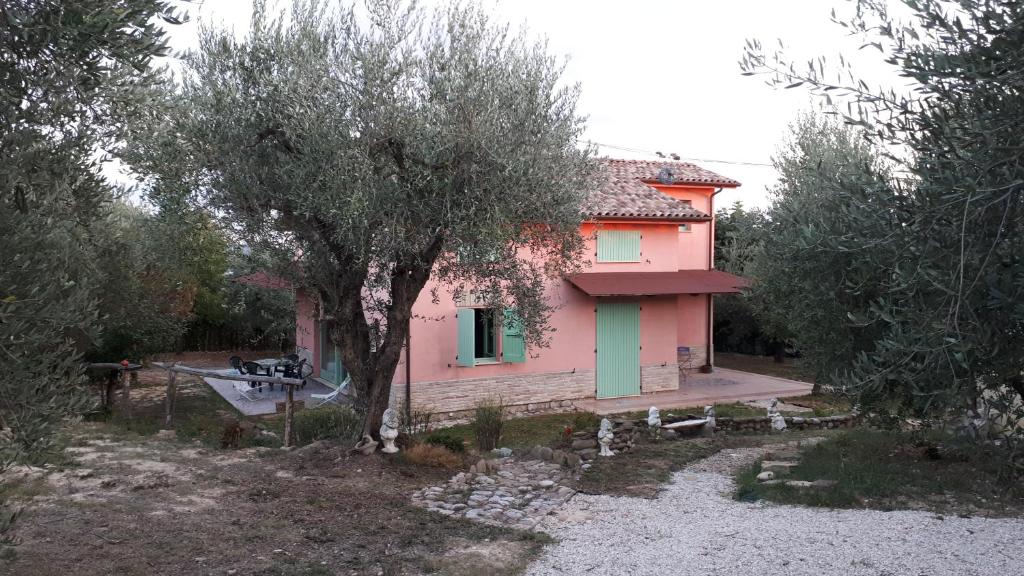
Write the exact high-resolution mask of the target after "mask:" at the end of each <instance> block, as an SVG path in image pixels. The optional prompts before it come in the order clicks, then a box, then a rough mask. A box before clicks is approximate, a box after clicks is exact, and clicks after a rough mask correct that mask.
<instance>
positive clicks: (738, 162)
mask: <svg viewBox="0 0 1024 576" xmlns="http://www.w3.org/2000/svg"><path fill="white" fill-rule="evenodd" d="M587 142H589V143H590V144H592V145H594V146H600V147H604V148H611V149H613V150H621V151H623V152H633V153H635V154H645V155H647V156H655V157H657V158H659V159H662V160H675V158H671V157H668V158H666V157H665V156H670V155H665V154H663V155H661V156H659V155H658V153H657V152H652V151H651V150H641V149H639V148H629V147H627V146H615V145H613V144H602V143H601V142H594V141H593V140H588V141H587ZM677 156H678V155H677ZM678 158H679V160H687V161H689V162H706V163H709V164H733V165H736V166H763V167H767V168H774V166H773V165H771V164H769V163H767V162H745V161H743V160H715V159H712V158H687V157H684V156H678Z"/></svg>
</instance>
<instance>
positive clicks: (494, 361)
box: [473, 358, 501, 366]
mask: <svg viewBox="0 0 1024 576" xmlns="http://www.w3.org/2000/svg"><path fill="white" fill-rule="evenodd" d="M488 364H501V362H498V359H497V358H476V359H474V360H473V365H474V366H487V365H488Z"/></svg>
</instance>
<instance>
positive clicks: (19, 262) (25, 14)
mask: <svg viewBox="0 0 1024 576" xmlns="http://www.w3.org/2000/svg"><path fill="white" fill-rule="evenodd" d="M160 18H163V19H164V20H166V21H171V22H177V21H179V16H178V15H177V14H176V11H175V10H174V9H173V7H171V6H170V5H169V3H168V2H163V1H158V0H120V1H115V2H97V1H94V0H65V1H60V2H58V1H52V0H51V1H47V0H10V1H5V2H3V3H2V4H0V357H2V358H3V360H2V362H0V365H2V366H3V370H0V456H2V457H0V461H10V460H32V459H35V458H37V457H39V456H40V455H41V454H43V453H45V452H46V451H47V450H49V449H50V447H51V440H52V433H53V431H54V429H55V426H57V425H58V424H59V423H60V422H61V421H63V420H64V419H65V418H66V417H68V416H71V415H75V414H78V413H80V412H81V410H83V409H84V408H85V406H86V400H85V398H84V397H83V395H82V394H80V393H79V391H78V385H79V384H80V383H81V376H82V365H81V362H80V360H81V358H80V353H81V352H82V350H83V349H84V348H85V347H87V346H88V343H89V342H90V341H91V340H92V339H93V338H95V337H96V335H97V334H98V328H99V322H100V317H99V314H98V310H97V299H98V295H99V292H100V290H101V289H102V286H101V283H102V275H101V274H100V272H99V271H98V269H97V266H96V260H95V256H96V252H95V246H96V239H97V238H98V237H101V236H102V235H103V234H105V231H104V230H103V229H102V227H101V226H99V225H98V224H99V223H100V222H101V221H102V220H103V219H104V217H105V215H106V213H107V211H108V208H109V203H110V201H111V200H112V198H113V197H114V191H113V190H112V188H111V187H110V186H109V185H108V184H107V183H106V181H105V180H104V179H103V178H102V177H101V176H100V175H99V167H98V164H97V162H96V160H95V155H96V152H97V151H98V150H100V149H101V148H102V147H104V146H109V145H111V144H112V143H114V142H115V141H116V139H117V137H118V130H117V126H118V124H119V120H120V119H121V118H123V117H124V116H125V115H128V114H130V111H131V110H132V109H134V108H135V107H137V105H138V104H139V103H140V100H141V93H140V87H142V86H144V85H145V84H146V83H148V82H149V80H150V77H149V74H148V73H147V72H145V69H146V66H147V65H148V62H149V60H150V58H151V57H152V56H154V55H157V54H161V53H162V52H163V51H164V43H163V39H162V38H163V33H162V31H161V29H160V28H159V26H158V24H157V21H158V20H159V19H160Z"/></svg>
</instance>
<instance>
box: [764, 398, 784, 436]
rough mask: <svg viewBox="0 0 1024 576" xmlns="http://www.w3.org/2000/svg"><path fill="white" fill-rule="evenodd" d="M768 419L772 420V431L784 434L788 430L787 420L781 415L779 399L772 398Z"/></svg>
mask: <svg viewBox="0 0 1024 576" xmlns="http://www.w3.org/2000/svg"><path fill="white" fill-rule="evenodd" d="M768 417H769V418H771V419H772V430H774V431H776V432H782V431H783V430H785V429H786V419H785V418H784V417H783V416H782V414H780V413H779V400H778V398H772V401H771V403H769V404H768Z"/></svg>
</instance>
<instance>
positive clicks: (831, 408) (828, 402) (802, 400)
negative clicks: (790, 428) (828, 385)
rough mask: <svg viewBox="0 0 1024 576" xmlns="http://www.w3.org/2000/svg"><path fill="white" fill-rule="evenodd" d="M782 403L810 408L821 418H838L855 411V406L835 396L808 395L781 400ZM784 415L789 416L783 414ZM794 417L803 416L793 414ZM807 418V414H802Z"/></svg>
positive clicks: (847, 400) (845, 399)
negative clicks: (840, 415) (837, 416)
mask: <svg viewBox="0 0 1024 576" xmlns="http://www.w3.org/2000/svg"><path fill="white" fill-rule="evenodd" d="M779 400H780V401H781V402H785V403H786V404H793V405H795V406H803V407H804V408H810V409H811V410H813V411H814V412H813V414H814V416H817V417H819V418H821V417H823V416H836V415H839V414H849V413H850V411H851V410H853V404H852V403H851V402H850V400H849V399H847V398H842V397H840V396H834V395H832V394H808V395H807V396H792V397H789V398H779ZM783 414H789V413H788V412H783ZM793 415H794V416H800V415H801V414H797V413H793ZM802 415H803V416H806V415H807V414H806V413H804V414H802Z"/></svg>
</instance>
